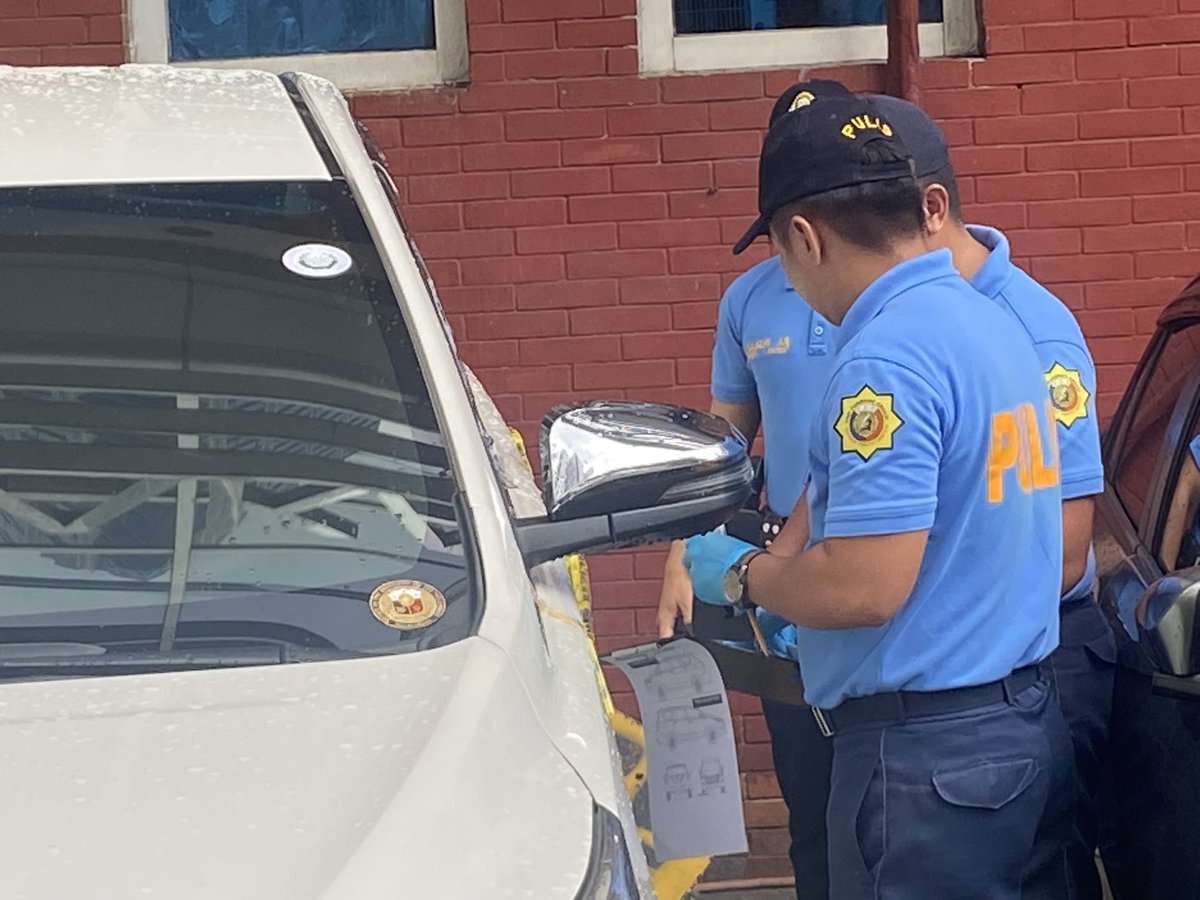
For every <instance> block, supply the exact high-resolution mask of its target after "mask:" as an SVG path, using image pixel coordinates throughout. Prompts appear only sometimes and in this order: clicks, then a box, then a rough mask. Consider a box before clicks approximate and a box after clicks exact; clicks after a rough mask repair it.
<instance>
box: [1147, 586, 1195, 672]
mask: <svg viewBox="0 0 1200 900" xmlns="http://www.w3.org/2000/svg"><path fill="white" fill-rule="evenodd" d="M1198 600H1200V566H1193V567H1191V568H1187V569H1180V570H1179V571H1177V572H1172V573H1171V574H1170V575H1164V576H1163V577H1162V578H1160V579H1158V580H1157V581H1155V582H1154V583H1153V584H1151V585H1150V587H1149V588H1147V589H1146V592H1145V593H1144V594H1142V596H1141V599H1139V600H1138V602H1137V607H1136V619H1137V626H1138V638H1139V640H1138V643H1139V644H1141V646H1142V649H1143V650H1144V651H1145V652H1146V655H1147V656H1148V657H1149V658H1150V661H1151V662H1152V663H1153V664H1154V667H1155V668H1156V669H1157V670H1158V671H1159V672H1160V673H1162V674H1164V675H1172V676H1177V677H1191V676H1194V675H1200V644H1198V641H1197V632H1196V625H1197V622H1196V614H1197V605H1198Z"/></svg>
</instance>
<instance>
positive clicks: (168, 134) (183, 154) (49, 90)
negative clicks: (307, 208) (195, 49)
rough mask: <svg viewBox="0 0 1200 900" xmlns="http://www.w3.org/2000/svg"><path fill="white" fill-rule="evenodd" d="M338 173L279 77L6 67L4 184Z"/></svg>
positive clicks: (2, 89) (0, 95)
mask: <svg viewBox="0 0 1200 900" xmlns="http://www.w3.org/2000/svg"><path fill="white" fill-rule="evenodd" d="M330 177H331V176H330V173H329V169H328V168H327V167H326V165H325V163H324V162H323V161H322V159H321V155H320V154H319V153H318V151H317V148H316V147H315V146H314V145H313V141H312V138H311V137H310V136H309V134H308V131H307V129H306V128H305V126H304V122H303V121H302V120H301V118H300V115H299V113H297V112H296V109H295V107H294V106H293V105H292V101H291V98H290V97H289V96H288V93H287V91H286V89H285V88H284V86H283V84H282V83H281V82H280V80H279V78H278V77H277V76H275V75H271V74H268V73H266V72H256V71H250V70H229V69H227V70H212V69H192V68H188V69H174V68H171V67H170V66H151V65H127V66H118V67H108V68H14V67H12V66H0V187H26V186H32V185H68V184H118V183H125V184H132V183H143V184H144V183H153V182H166V183H183V182H201V181H210V182H219V181H328V180H329V179H330Z"/></svg>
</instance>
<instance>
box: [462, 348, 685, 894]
mask: <svg viewBox="0 0 1200 900" xmlns="http://www.w3.org/2000/svg"><path fill="white" fill-rule="evenodd" d="M460 365H461V368H462V372H463V376H464V379H465V381H466V383H467V385H468V387H469V389H470V392H471V399H472V402H473V403H474V406H475V410H476V414H477V415H478V416H479V422H480V425H481V428H482V431H483V433H484V441H485V443H486V444H487V446H488V450H489V453H490V455H491V458H492V464H493V467H494V468H495V470H496V477H497V479H498V480H499V482H500V488H501V490H502V491H504V494H505V496H506V497H507V499H508V503H509V506H510V508H511V509H512V511H513V514H514V515H515V516H518V517H526V516H544V515H545V514H546V504H545V501H544V500H543V499H542V492H541V491H540V490H539V489H538V486H537V483H536V481H535V480H534V476H533V472H532V470H531V469H530V467H529V462H528V458H527V456H526V451H525V448H524V446H523V441H522V440H521V438H520V435H519V434H518V433H517V432H515V431H513V430H512V429H510V428H509V426H508V423H507V422H505V421H504V417H503V416H502V415H501V414H500V410H499V409H497V408H496V404H495V403H494V402H492V398H491V397H490V396H488V393H487V391H486V390H485V389H484V387H483V385H482V384H481V383H480V382H479V379H478V378H476V377H475V373H474V372H472V371H471V369H470V368H469V367H468V366H466V365H465V364H460ZM531 578H532V581H533V585H534V590H535V591H536V593H537V596H538V602H539V604H542V605H543V606H544V611H548V612H549V613H550V615H551V616H552V617H553V618H556V619H560V620H561V618H563V617H567V618H569V619H570V620H571V621H573V622H574V623H575V624H577V625H578V626H580V627H582V628H583V629H584V631H585V633H586V635H587V639H588V647H589V656H590V658H591V661H592V664H593V665H594V667H595V671H596V681H597V687H598V691H599V699H600V701H601V703H602V704H603V706H604V711H605V713H606V715H607V717H608V721H609V725H610V728H612V730H613V734H612V737H611V739H610V741H609V754H610V756H611V758H612V764H613V769H614V771H616V772H620V773H622V775H623V776H624V778H623V780H624V787H625V794H626V796H627V797H628V798H629V800H630V802H629V803H625V804H622V809H621V810H620V811H619V812H620V817H621V822H622V825H623V826H624V829H625V837H626V841H627V843H628V845H629V846H630V848H637V847H639V846H641V847H642V848H643V850H648V849H649V847H648V845H645V844H643V843H642V842H641V840H640V839H641V838H642V836H643V829H646V828H647V826H648V825H649V822H648V820H647V819H646V816H645V814H644V813H645V810H644V809H643V814H642V815H641V816H635V808H636V807H637V806H638V798H639V797H640V796H641V795H642V794H644V790H642V787H643V774H642V773H644V770H645V760H644V753H645V741H644V737H643V734H642V728H641V725H640V724H639V723H638V722H637V721H636V720H634V719H632V718H630V717H629V716H627V715H625V714H624V713H622V712H620V711H619V710H617V709H615V708H614V706H613V703H612V698H611V696H610V695H609V692H608V684H607V682H606V681H605V679H604V673H603V670H602V669H601V668H600V658H599V656H598V655H597V654H596V650H595V643H594V642H595V635H594V633H593V631H592V627H591V594H590V589H589V584H588V575H587V563H586V561H585V560H584V558H583V557H582V556H580V555H574V556H570V557H567V558H566V559H559V560H554V561H553V562H549V563H544V564H543V565H540V566H538V567H536V568H535V569H534V570H533V572H532V573H531ZM564 601H565V602H564ZM568 602H569V603H571V606H567V605H566V603H568ZM581 699H582V698H581ZM643 799H644V798H643ZM640 805H641V806H642V807H643V808H644V807H645V805H646V804H645V803H644V802H642V803H641V804H640ZM634 856H635V858H634V860H633V863H634V871H635V874H636V875H637V879H638V883H639V886H640V888H641V892H642V896H643V897H646V898H650V897H654V896H656V891H657V896H659V897H660V898H662V900H677V898H679V897H681V896H682V895H683V894H684V893H685V892H686V890H687V889H688V888H690V887H691V885H692V884H693V883H694V882H695V880H696V878H698V877H699V875H700V873H701V872H702V871H703V869H704V865H705V864H706V862H707V861H706V860H705V861H703V862H701V861H698V860H692V861H688V862H690V863H691V865H690V866H687V865H681V864H680V863H678V862H673V863H667V864H665V865H664V866H662V867H659V869H656V870H655V871H654V872H653V873H651V870H650V868H649V866H648V863H647V860H646V853H643V854H640V855H639V854H636V853H635V854H634Z"/></svg>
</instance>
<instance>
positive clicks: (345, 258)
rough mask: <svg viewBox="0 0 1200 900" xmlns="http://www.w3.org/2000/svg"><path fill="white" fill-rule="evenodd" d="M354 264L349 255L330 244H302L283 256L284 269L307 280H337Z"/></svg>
mask: <svg viewBox="0 0 1200 900" xmlns="http://www.w3.org/2000/svg"><path fill="white" fill-rule="evenodd" d="M353 263H354V260H352V259H351V258H350V254H349V253H347V252H346V251H345V250H343V249H342V248H341V247H331V246H330V245H329V244H300V245H299V246H298V247H293V248H292V249H291V250H289V251H288V252H287V253H285V254H283V265H284V268H286V269H287V270H288V271H289V272H294V273H295V274H297V275H303V276H304V277H305V278H336V277H337V276H338V275H344V274H345V273H346V272H348V271H350V266H351V265H352V264H353Z"/></svg>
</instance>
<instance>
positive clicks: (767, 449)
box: [712, 256, 837, 516]
mask: <svg viewBox="0 0 1200 900" xmlns="http://www.w3.org/2000/svg"><path fill="white" fill-rule="evenodd" d="M836 330H837V329H836V328H835V327H834V326H833V325H831V324H830V323H829V322H828V321H826V320H825V319H824V318H822V317H821V315H820V314H819V313H817V312H815V311H814V310H813V309H812V307H810V306H809V305H808V304H807V303H805V302H804V300H803V299H802V298H801V297H800V296H799V295H798V294H797V293H796V291H795V289H794V288H793V287H792V286H791V284H790V283H789V282H788V280H787V276H786V275H784V272H783V266H782V264H781V263H780V262H779V258H778V257H776V256H772V257H771V258H769V259H767V260H764V261H763V262H760V263H759V264H758V265H756V266H753V267H752V268H750V269H748V270H747V271H745V272H744V273H742V275H740V276H739V277H738V278H737V279H736V280H735V281H734V282H733V284H731V285H730V286H729V289H728V290H727V291H725V295H724V296H723V297H722V298H721V306H720V310H719V312H718V313H717V335H716V343H715V344H714V345H713V366H712V396H713V397H714V398H715V399H717V400H720V401H722V402H724V403H753V402H755V401H757V402H758V404H759V409H760V411H761V413H762V423H763V424H762V428H763V444H764V453H763V458H764V460H765V466H766V483H767V501H768V504H769V506H770V508H771V511H772V512H774V513H775V514H776V515H780V516H787V515H790V514H791V512H792V509H793V508H794V507H795V505H796V501H797V500H798V499H799V498H800V494H801V492H802V491H803V490H804V485H805V483H806V482H807V480H808V455H809V454H808V450H809V447H808V442H809V439H810V437H811V435H812V418H813V416H814V415H815V414H816V411H817V406H818V404H819V403H820V402H821V398H822V397H823V396H824V394H825V386H826V384H827V383H828V381H829V375H830V373H831V372H832V370H833V335H834V333H835V332H836Z"/></svg>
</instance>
